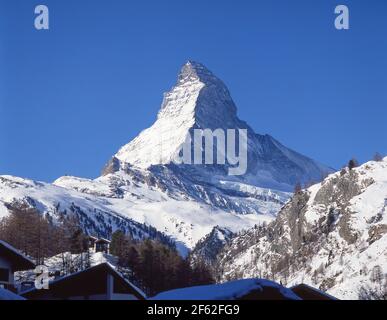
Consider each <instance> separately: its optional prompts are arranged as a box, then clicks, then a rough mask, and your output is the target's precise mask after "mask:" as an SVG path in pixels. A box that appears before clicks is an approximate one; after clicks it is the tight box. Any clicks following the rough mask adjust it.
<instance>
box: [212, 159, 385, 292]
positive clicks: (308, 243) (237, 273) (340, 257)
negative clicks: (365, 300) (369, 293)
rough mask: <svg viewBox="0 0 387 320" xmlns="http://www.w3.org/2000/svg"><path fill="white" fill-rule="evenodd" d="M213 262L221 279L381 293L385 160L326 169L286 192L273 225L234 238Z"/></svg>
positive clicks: (383, 283)
mask: <svg viewBox="0 0 387 320" xmlns="http://www.w3.org/2000/svg"><path fill="white" fill-rule="evenodd" d="M219 260H220V262H219V264H220V266H221V267H220V268H221V269H223V270H224V272H223V273H222V275H221V276H222V278H223V280H228V279H234V278H250V277H257V276H258V277H264V278H269V279H275V280H277V281H280V280H281V281H282V283H284V284H286V285H288V286H289V285H292V284H297V283H307V284H310V285H312V286H314V287H319V288H320V289H322V290H325V291H327V292H328V293H330V294H332V295H333V296H336V297H338V298H344V299H358V298H359V294H361V293H362V290H363V289H371V290H380V289H381V290H383V286H387V282H385V274H386V273H387V158H384V160H383V161H379V162H376V161H371V162H368V163H366V164H364V165H362V166H360V167H357V168H354V169H352V170H349V169H348V168H347V169H346V170H342V171H341V172H337V173H334V174H331V175H330V176H329V177H327V178H326V179H325V180H324V181H323V182H322V183H319V184H316V185H313V186H312V187H310V188H308V189H307V190H305V191H302V192H300V193H298V194H296V195H294V197H293V198H292V200H291V201H290V202H288V203H287V204H286V205H285V206H284V208H283V209H282V210H281V212H280V213H279V215H278V217H277V219H276V220H275V221H274V222H272V223H271V224H269V225H268V226H260V227H256V228H254V229H251V230H249V231H248V232H244V233H242V234H241V235H239V236H238V237H236V238H234V239H233V240H232V242H231V243H230V246H229V247H226V248H225V249H224V252H223V253H222V254H221V257H220V258H219ZM363 291H364V290H363Z"/></svg>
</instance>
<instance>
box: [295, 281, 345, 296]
mask: <svg viewBox="0 0 387 320" xmlns="http://www.w3.org/2000/svg"><path fill="white" fill-rule="evenodd" d="M290 290H292V291H293V292H294V293H295V294H296V295H298V296H299V297H300V298H302V299H303V300H338V299H337V298H335V297H333V296H331V295H330V294H328V293H326V292H324V291H321V290H319V289H316V288H313V287H311V286H309V285H307V284H305V283H301V284H298V285H295V286H293V287H291V288H290Z"/></svg>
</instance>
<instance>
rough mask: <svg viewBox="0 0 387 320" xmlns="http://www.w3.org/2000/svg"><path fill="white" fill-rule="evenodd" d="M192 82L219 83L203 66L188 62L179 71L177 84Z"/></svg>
mask: <svg viewBox="0 0 387 320" xmlns="http://www.w3.org/2000/svg"><path fill="white" fill-rule="evenodd" d="M192 80H200V81H203V82H210V81H217V80H218V81H219V79H217V78H216V77H215V76H214V74H213V73H212V72H211V71H210V70H208V69H207V68H206V67H205V66H204V65H203V64H201V63H199V62H196V61H192V60H188V61H187V62H186V63H185V64H184V65H183V67H182V68H181V70H180V73H179V76H178V83H184V82H186V81H192Z"/></svg>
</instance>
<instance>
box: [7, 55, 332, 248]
mask: <svg viewBox="0 0 387 320" xmlns="http://www.w3.org/2000/svg"><path fill="white" fill-rule="evenodd" d="M194 129H211V130H215V129H224V130H226V129H246V130H247V137H248V141H247V143H248V144H247V145H248V148H247V163H248V166H247V171H246V173H245V174H244V175H241V176H231V175H228V168H229V167H230V166H231V165H230V163H228V162H227V163H225V164H218V165H189V164H180V165H178V164H176V163H175V161H174V160H175V159H176V156H178V155H179V154H180V153H181V149H182V145H183V143H184V141H185V140H186V137H187V134H190V133H192V131H193V130H194ZM330 171H331V169H330V168H328V167H325V166H323V165H321V164H319V163H317V162H315V161H313V160H311V159H309V158H307V157H305V156H302V155H300V154H298V153H296V152H294V151H292V150H290V149H288V148H286V147H284V146H283V145H281V144H280V143H279V142H278V141H276V140H275V139H274V138H272V137H271V136H269V135H259V134H256V133H255V132H254V131H253V130H252V129H251V128H250V127H249V126H248V125H247V124H246V123H245V122H244V121H241V120H240V119H239V118H238V117H237V115H236V106H235V104H234V102H233V100H232V98H231V96H230V93H229V91H228V89H227V88H226V86H225V85H224V83H223V82H222V81H221V80H219V79H218V78H217V77H216V76H214V75H213V74H212V73H211V72H210V71H209V70H208V69H206V68H205V67H204V66H203V65H201V64H199V63H196V62H191V61H190V62H188V63H186V64H185V65H184V66H183V68H182V69H181V71H180V73H179V76H178V81H177V84H176V85H175V86H174V87H173V88H172V90H171V91H169V92H168V93H166V94H165V96H164V101H163V103H162V106H161V109H160V111H159V113H158V116H157V120H156V122H155V123H154V124H153V125H152V126H151V127H150V128H148V129H146V130H144V131H143V132H141V133H140V134H139V135H138V136H137V137H136V138H135V139H134V140H133V141H131V142H130V143H128V144H127V145H125V146H123V147H122V148H121V149H120V150H119V151H118V152H117V154H115V155H114V156H113V157H112V159H111V160H110V161H109V163H108V164H107V165H106V167H105V168H104V170H103V174H102V176H101V177H98V178H96V179H94V180H92V179H83V178H77V177H70V176H64V177H61V178H59V179H57V180H56V181H55V182H54V183H53V184H48V183H42V182H36V181H31V180H27V179H22V178H17V177H11V176H0V216H1V215H5V214H7V212H8V209H7V206H8V205H9V204H10V203H12V202H13V201H24V202H26V203H28V204H29V205H31V206H33V207H36V208H37V209H38V210H39V211H41V212H42V213H46V214H49V215H51V216H53V217H54V218H55V217H56V216H58V215H61V214H76V215H78V216H79V217H80V218H82V219H81V222H82V223H83V226H84V228H85V229H86V230H87V231H88V232H91V233H99V234H100V235H103V236H105V237H106V236H109V233H111V232H112V231H114V230H116V229H117V228H121V229H124V230H129V231H130V232H132V231H133V230H137V231H136V232H140V233H141V236H147V235H150V234H152V235H153V236H157V237H161V235H160V233H164V234H165V235H167V236H169V237H170V238H171V239H172V240H173V241H175V242H176V243H177V246H178V248H179V249H180V250H181V252H182V253H187V250H188V249H192V248H193V247H194V246H195V244H196V243H197V242H198V241H199V240H200V239H202V238H203V237H204V236H206V235H207V234H209V233H210V232H211V231H212V230H213V228H214V227H215V226H219V227H220V228H227V229H229V230H230V231H232V232H237V231H240V230H242V229H246V228H249V227H252V226H253V225H255V224H257V223H261V222H263V221H267V222H270V221H271V220H273V218H274V217H275V215H276V214H277V212H278V211H279V210H280V208H281V207H282V206H283V205H284V203H285V202H286V201H287V200H288V198H289V197H290V193H289V191H291V190H292V188H293V186H294V184H295V183H297V182H301V183H302V182H309V181H320V180H321V178H322V177H323V176H324V175H325V174H326V173H328V172H330ZM151 227H152V228H151ZM153 228H155V229H156V230H157V232H159V233H157V232H156V231H155V229H153Z"/></svg>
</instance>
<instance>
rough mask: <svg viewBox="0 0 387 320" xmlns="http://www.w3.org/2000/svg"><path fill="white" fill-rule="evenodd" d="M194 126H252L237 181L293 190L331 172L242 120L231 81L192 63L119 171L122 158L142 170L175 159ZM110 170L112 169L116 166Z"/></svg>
mask: <svg viewBox="0 0 387 320" xmlns="http://www.w3.org/2000/svg"><path fill="white" fill-rule="evenodd" d="M194 129H210V130H212V131H214V130H216V129H223V130H224V131H226V130H227V129H235V130H237V129H245V130H247V136H248V143H247V171H246V173H245V174H244V175H243V176H242V177H237V178H235V179H236V180H238V181H243V182H248V183H249V184H253V185H255V186H259V187H265V188H275V189H279V190H283V191H290V190H292V188H293V186H294V185H295V184H296V183H297V182H300V183H303V182H304V183H305V182H311V181H320V180H321V179H322V178H323V177H324V176H325V175H326V174H327V173H329V172H331V171H332V170H331V169H330V168H328V167H326V166H323V165H321V164H319V163H317V162H315V161H313V160H312V159H309V158H308V157H305V156H303V155H301V154H299V153H297V152H295V151H292V150H290V149H289V148H286V147H285V146H283V145H282V144H281V143H279V142H278V141H277V140H275V139H274V138H272V137H271V136H269V135H260V134H256V133H255V132H254V130H253V129H252V128H251V127H250V126H249V125H248V124H247V123H246V122H244V121H242V120H240V119H239V118H238V116H237V107H236V105H235V103H234V101H233V100H232V98H231V95H230V92H229V90H228V89H227V87H226V85H225V84H224V83H223V82H222V81H221V80H220V79H219V78H217V77H216V76H215V75H214V74H213V73H212V72H211V71H209V70H208V69H207V68H206V67H205V66H204V65H202V64H200V63H198V62H193V61H188V62H187V63H186V64H185V65H184V66H183V67H182V68H181V70H180V72H179V74H178V77H177V83H176V85H175V86H174V87H173V88H172V89H171V90H170V91H169V92H167V93H165V94H164V100H163V102H162V105H161V108H160V111H159V113H158V116H157V120H156V122H155V123H154V124H153V125H152V126H151V127H150V128H148V129H146V130H144V131H142V132H141V133H140V134H139V135H138V136H137V137H136V138H135V139H133V140H132V141H131V142H129V143H128V144H127V145H125V146H123V147H122V148H121V149H120V150H119V151H118V152H117V154H116V155H115V156H114V159H115V160H116V162H115V164H116V166H115V168H116V169H115V170H117V169H118V168H119V167H120V166H119V165H117V163H118V162H120V163H121V164H130V165H131V166H135V167H139V168H143V169H146V168H149V167H150V166H153V165H168V164H171V163H173V161H174V159H176V158H177V157H178V155H179V154H180V153H181V150H182V146H183V144H184V142H185V141H186V138H187V135H191V136H192V135H193V130H194ZM117 160H118V161H117ZM228 166H229V164H227V163H226V164H225V166H213V167H212V168H208V166H207V167H206V168H204V169H205V170H207V171H208V170H210V171H211V175H212V176H213V175H215V176H221V177H223V176H224V175H225V167H228ZM121 167H122V165H121ZM203 167H204V166H198V167H196V166H194V168H190V171H197V170H200V173H199V174H201V173H202V169H203ZM113 171H114V170H113ZM106 172H112V168H111V166H110V167H108V170H107V171H106ZM235 179H234V180H235Z"/></svg>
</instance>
